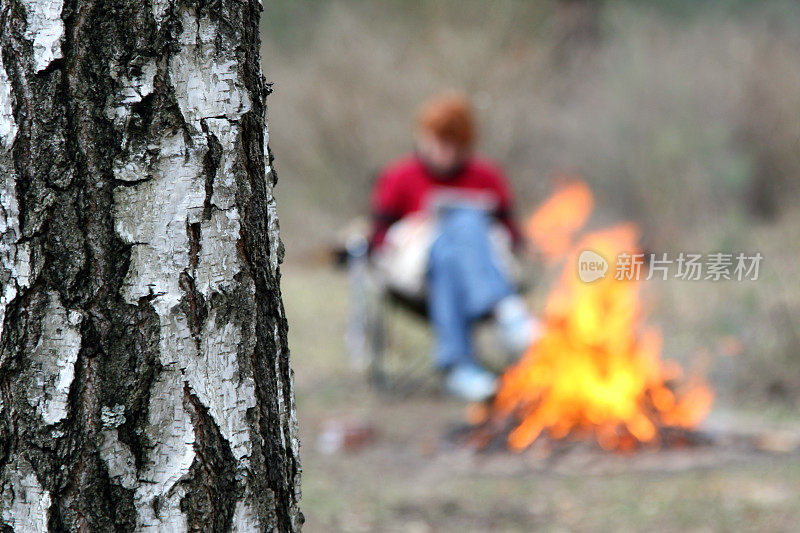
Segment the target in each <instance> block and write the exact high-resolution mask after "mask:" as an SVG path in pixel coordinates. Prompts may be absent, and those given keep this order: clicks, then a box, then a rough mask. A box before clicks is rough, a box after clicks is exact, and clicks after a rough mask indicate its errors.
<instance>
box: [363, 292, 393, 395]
mask: <svg viewBox="0 0 800 533" xmlns="http://www.w3.org/2000/svg"><path fill="white" fill-rule="evenodd" d="M376 307H377V309H374V312H373V313H371V314H370V318H369V326H368V327H369V355H370V364H369V370H368V372H369V382H370V384H371V385H372V386H373V387H375V388H376V389H377V390H380V391H387V390H389V389H390V384H389V379H388V376H387V374H386V317H385V315H384V313H385V310H384V309H383V306H382V305H377V306H376Z"/></svg>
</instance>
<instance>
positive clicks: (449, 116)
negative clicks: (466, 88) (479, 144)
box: [417, 92, 475, 149]
mask: <svg viewBox="0 0 800 533" xmlns="http://www.w3.org/2000/svg"><path fill="white" fill-rule="evenodd" d="M417 128H419V131H420V132H422V133H428V134H431V135H433V136H434V137H436V138H437V139H439V140H442V141H447V142H451V143H453V144H455V145H456V146H458V147H459V148H461V149H469V148H472V145H473V143H474V142H475V119H474V117H473V113H472V106H471V105H470V101H469V98H468V97H467V95H465V94H463V93H459V92H449V93H444V94H440V95H437V96H434V97H432V98H430V99H429V100H427V101H426V102H425V103H424V104H422V106H421V107H420V110H419V114H418V115H417Z"/></svg>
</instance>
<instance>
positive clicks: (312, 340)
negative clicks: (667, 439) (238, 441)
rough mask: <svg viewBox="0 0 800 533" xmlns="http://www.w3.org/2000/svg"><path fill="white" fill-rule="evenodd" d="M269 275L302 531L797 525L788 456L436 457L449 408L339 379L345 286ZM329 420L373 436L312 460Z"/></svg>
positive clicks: (727, 418)
mask: <svg viewBox="0 0 800 533" xmlns="http://www.w3.org/2000/svg"><path fill="white" fill-rule="evenodd" d="M283 270H284V279H283V291H284V298H285V303H286V308H287V315H288V318H289V323H290V344H291V348H292V359H293V364H294V368H295V379H296V387H297V388H296V391H297V402H298V410H299V420H300V428H301V437H302V447H301V456H302V461H303V501H302V509H303V512H304V513H305V516H306V528H305V529H306V531H309V532H312V533H313V532H316V531H348V532H353V531H414V532H417V531H419V532H424V531H532V530H537V531H587V532H589V531H591V532H597V531H659V532H663V531H681V532H683V531H796V526H797V524H798V523H800V485H798V484H797V482H796V480H797V479H798V477H799V476H800V455H798V454H797V453H794V454H785V453H767V452H763V451H762V452H757V451H753V450H742V449H733V448H731V447H725V446H718V447H715V448H710V449H709V448H706V449H698V450H678V451H668V452H664V451H661V452H643V453H639V454H636V455H629V456H621V455H614V454H611V455H609V454H603V453H599V452H593V451H589V450H579V451H576V452H571V453H567V454H565V455H563V456H561V457H556V458H553V457H551V458H550V459H542V458H541V457H539V456H537V455H536V454H535V453H531V452H528V453H523V454H513V453H508V452H499V453H490V454H485V453H475V452H474V451H471V450H468V449H464V448H461V447H454V446H452V445H448V444H447V439H446V438H445V437H446V435H447V433H448V431H449V430H451V429H452V428H454V427H457V426H458V425H459V424H461V423H463V421H464V420H465V406H464V405H463V404H462V403H459V402H457V401H453V400H450V399H447V398H445V397H443V396H442V395H441V394H438V393H437V391H436V388H435V387H433V386H432V385H431V383H430V382H428V383H426V384H425V385H424V386H422V387H420V388H418V389H417V390H415V391H412V393H411V394H410V395H405V396H388V397H387V396H382V395H379V394H377V393H376V392H375V391H373V390H371V389H370V387H369V386H368V385H367V382H366V379H365V377H364V375H363V374H362V373H360V372H358V371H357V370H354V369H352V368H351V366H350V363H349V359H348V356H347V354H346V350H345V347H344V342H343V332H344V331H345V324H346V321H347V279H346V277H345V275H344V274H343V273H339V272H334V271H333V270H331V269H328V268H325V267H319V268H311V267H308V266H298V265H292V264H289V265H286V266H285V267H284V269H283ZM395 319H398V320H399V318H398V317H395ZM411 329H413V327H411ZM417 329H418V330H419V329H420V328H417ZM420 331H422V333H423V334H424V330H420ZM417 333H418V337H421V338H414V339H413V341H407V339H408V338H410V337H413V336H412V335H401V336H402V337H403V340H406V341H407V342H406V343H405V345H404V346H403V347H404V348H405V349H406V350H411V351H415V350H420V351H424V349H425V347H424V344H425V343H424V336H423V335H422V334H421V333H420V332H419V331H417ZM411 355H413V354H410V356H411ZM422 356H424V353H422ZM794 417H796V415H794V414H792V413H791V412H788V413H787V411H786V410H785V409H784V410H781V409H780V408H777V407H769V406H767V407H765V408H763V409H754V408H752V407H751V408H745V407H744V406H732V405H720V404H719V403H718V404H717V405H716V407H715V410H714V412H713V413H712V415H711V416H710V418H709V421H708V423H707V424H706V427H707V428H710V429H711V430H712V431H713V430H720V429H721V430H722V431H725V432H727V431H734V430H735V431H745V432H747V431H751V432H761V431H772V430H774V429H776V428H784V429H786V428H788V429H789V430H791V428H792V427H797V426H798V424H797V419H796V418H794ZM331 421H334V422H340V421H345V423H346V424H353V425H366V426H369V427H371V428H372V429H373V430H374V431H375V436H374V438H373V439H372V440H370V441H368V442H367V443H366V444H364V445H363V447H361V448H358V449H355V450H349V451H337V452H334V453H328V454H326V453H323V452H322V451H321V450H320V449H319V441H320V435H321V434H322V433H323V432H324V431H325V428H326V425H330V424H331Z"/></svg>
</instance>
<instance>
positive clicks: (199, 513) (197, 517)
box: [181, 383, 242, 533]
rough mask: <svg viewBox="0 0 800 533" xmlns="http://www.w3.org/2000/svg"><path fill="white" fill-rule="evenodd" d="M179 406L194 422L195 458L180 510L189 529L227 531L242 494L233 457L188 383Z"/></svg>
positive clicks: (228, 445) (212, 420)
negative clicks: (184, 515)
mask: <svg viewBox="0 0 800 533" xmlns="http://www.w3.org/2000/svg"><path fill="white" fill-rule="evenodd" d="M183 406H184V408H185V409H186V411H187V412H188V413H189V416H190V418H191V420H192V424H193V426H194V434H195V442H194V451H195V459H194V462H193V463H192V466H191V467H190V468H189V474H188V476H189V479H188V481H186V482H185V488H186V496H184V498H183V499H182V500H181V511H183V512H184V513H185V514H186V519H187V523H188V526H189V531H214V532H220V533H222V532H226V531H229V530H230V527H231V522H232V520H233V513H234V510H235V508H236V501H237V500H238V499H239V498H240V497H241V494H242V488H241V487H239V485H238V483H237V482H236V459H235V458H234V457H233V452H231V448H230V444H229V443H228V441H227V440H225V438H224V437H223V436H222V433H221V432H220V430H219V427H218V426H217V424H216V423H215V422H214V419H213V418H212V417H211V415H209V413H208V409H207V408H206V407H205V406H204V405H203V404H202V403H201V402H200V399H199V398H198V397H197V396H196V395H195V394H194V393H192V390H191V388H190V387H189V385H188V383H186V384H184V387H183Z"/></svg>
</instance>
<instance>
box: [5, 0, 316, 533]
mask: <svg viewBox="0 0 800 533" xmlns="http://www.w3.org/2000/svg"><path fill="white" fill-rule="evenodd" d="M260 11H261V7H260V4H259V2H258V0H218V1H208V2H207V1H204V0H199V1H192V0H152V1H146V2H139V1H136V0H0V53H2V59H1V61H0V179H2V180H4V183H3V184H2V192H1V195H2V196H1V197H0V204H2V205H1V207H2V209H1V210H0V233H1V236H0V260H1V261H2V269H1V270H0V280H1V282H2V292H0V318H1V319H2V320H0V323H1V324H2V346H0V513H1V514H0V531H18V532H26V533H27V532H33V531H37V532H38V531H100V532H106V531H164V532H173V531H176V532H177V531H267V530H269V531H274V530H275V531H293V530H297V529H299V527H300V523H301V522H302V515H301V514H300V513H299V511H298V509H297V500H298V498H299V472H300V465H299V462H298V455H297V454H298V444H297V429H296V419H295V414H294V401H293V395H292V378H291V371H290V369H289V361H288V356H289V354H288V349H287V345H286V328H287V326H286V319H285V317H284V311H283V306H282V303H281V295H280V289H279V278H280V271H279V267H278V265H279V263H280V261H281V256H282V248H281V244H280V241H279V238H278V222H277V219H276V213H275V204H274V200H273V196H272V188H273V185H274V183H275V180H276V177H275V173H274V172H273V171H272V168H271V161H270V157H269V155H268V152H267V151H266V146H267V138H266V115H265V111H266V110H265V98H266V95H267V93H268V92H269V90H268V85H267V84H266V83H265V81H264V78H263V76H262V74H261V69H260V62H259V46H260V43H259V35H258V19H259V14H260Z"/></svg>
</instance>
